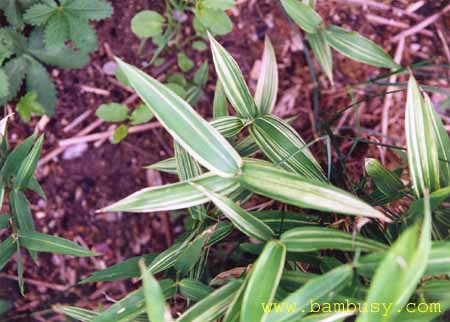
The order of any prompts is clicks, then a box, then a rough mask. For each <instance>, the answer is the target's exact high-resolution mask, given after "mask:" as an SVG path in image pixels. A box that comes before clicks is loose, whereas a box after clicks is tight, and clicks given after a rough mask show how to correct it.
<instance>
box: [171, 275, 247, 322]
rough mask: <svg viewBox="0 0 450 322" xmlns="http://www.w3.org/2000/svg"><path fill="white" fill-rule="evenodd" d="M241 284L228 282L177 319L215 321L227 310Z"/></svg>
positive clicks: (202, 321) (179, 320)
mask: <svg viewBox="0 0 450 322" xmlns="http://www.w3.org/2000/svg"><path fill="white" fill-rule="evenodd" d="M241 283H242V282H241V281H239V280H233V281H231V282H228V283H227V284H226V285H225V286H222V287H221V288H219V289H217V290H215V291H214V292H212V293H211V294H209V295H208V296H207V297H205V298H204V299H202V300H201V301H200V302H197V303H196V304H195V305H194V306H192V307H191V308H189V309H188V310H187V311H186V312H184V313H183V314H182V315H181V316H180V317H179V318H178V319H177V322H209V321H215V320H216V319H217V318H218V317H219V316H221V315H222V314H223V312H224V311H225V310H226V309H227V307H228V305H229V304H230V302H231V301H232V300H233V298H234V295H235V294H236V292H237V290H238V289H239V287H240V286H241Z"/></svg>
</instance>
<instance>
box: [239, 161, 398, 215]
mask: <svg viewBox="0 0 450 322" xmlns="http://www.w3.org/2000/svg"><path fill="white" fill-rule="evenodd" d="M239 182H240V183H241V185H242V187H244V188H246V189H248V190H250V191H253V192H254V193H257V194H260V195H263V196H266V197H269V198H273V199H275V200H278V201H281V202H285V203H287V204H290V205H294V206H297V207H302V208H307V209H316V210H321V211H328V212H337V213H342V214H346V215H355V216H366V217H371V218H376V219H379V220H382V221H387V222H390V219H389V218H387V217H386V216H385V215H384V214H382V213H381V212H379V211H378V210H376V209H374V208H372V207H371V206H369V205H368V204H366V203H365V202H364V201H362V200H360V199H358V198H357V197H355V196H353V195H351V194H349V193H347V192H345V191H343V190H341V189H338V188H336V187H334V186H332V185H329V184H324V183H318V182H316V181H312V180H309V179H306V178H304V177H301V176H299V175H296V174H294V173H290V172H287V171H284V170H282V169H278V168H275V167H274V166H272V165H271V164H269V163H267V162H262V161H257V160H251V159H248V160H246V161H245V163H244V167H243V168H242V176H241V177H239Z"/></svg>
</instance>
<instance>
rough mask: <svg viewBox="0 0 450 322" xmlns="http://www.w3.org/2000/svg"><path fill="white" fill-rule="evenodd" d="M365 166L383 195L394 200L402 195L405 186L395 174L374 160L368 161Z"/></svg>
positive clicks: (369, 159)
mask: <svg viewBox="0 0 450 322" xmlns="http://www.w3.org/2000/svg"><path fill="white" fill-rule="evenodd" d="M365 166H366V172H367V174H368V175H369V176H370V177H371V178H372V180H373V182H374V183H375V186H376V187H377V188H378V190H380V191H381V192H382V193H383V194H385V195H386V196H389V197H392V198H395V197H396V196H399V195H400V196H401V195H402V192H403V191H404V190H405V186H404V185H403V182H402V181H401V180H400V178H399V177H398V176H397V175H396V174H395V173H393V172H391V171H389V170H388V169H386V168H385V167H383V166H382V165H381V163H380V162H379V161H378V160H376V159H372V158H368V159H366V162H365Z"/></svg>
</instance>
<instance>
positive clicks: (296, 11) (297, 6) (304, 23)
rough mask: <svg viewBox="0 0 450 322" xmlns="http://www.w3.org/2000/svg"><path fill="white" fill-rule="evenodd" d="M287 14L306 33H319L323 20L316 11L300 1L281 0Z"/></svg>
mask: <svg viewBox="0 0 450 322" xmlns="http://www.w3.org/2000/svg"><path fill="white" fill-rule="evenodd" d="M281 4H282V5H283V8H284V10H285V11H286V13H287V14H288V15H289V16H290V17H291V18H292V20H294V21H295V23H296V24H297V25H298V26H299V27H300V28H302V29H303V30H304V31H306V32H309V33H315V32H317V31H318V29H319V27H320V25H321V23H322V18H321V17H320V16H319V14H318V13H317V12H315V11H314V9H313V8H312V7H311V6H309V5H307V4H304V3H303V2H301V1H299V0H281Z"/></svg>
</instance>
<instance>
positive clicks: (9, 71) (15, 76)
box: [0, 56, 28, 105]
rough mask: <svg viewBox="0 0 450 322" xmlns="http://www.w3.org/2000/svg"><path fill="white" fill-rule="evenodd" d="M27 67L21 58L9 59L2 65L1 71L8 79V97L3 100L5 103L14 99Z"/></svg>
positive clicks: (24, 60) (25, 61)
mask: <svg viewBox="0 0 450 322" xmlns="http://www.w3.org/2000/svg"><path fill="white" fill-rule="evenodd" d="M27 65H28V62H27V60H26V59H25V58H24V57H23V56H21V57H19V58H14V59H11V60H9V61H8V62H6V64H5V65H4V67H3V70H4V71H5V73H6V75H7V76H8V79H9V95H8V96H7V97H6V98H5V100H6V101H8V100H10V99H12V98H14V97H15V96H16V95H17V93H18V92H19V90H20V88H21V87H22V83H23V80H24V78H25V75H26V72H27ZM1 101H3V99H1ZM0 105H1V103H0Z"/></svg>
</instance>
